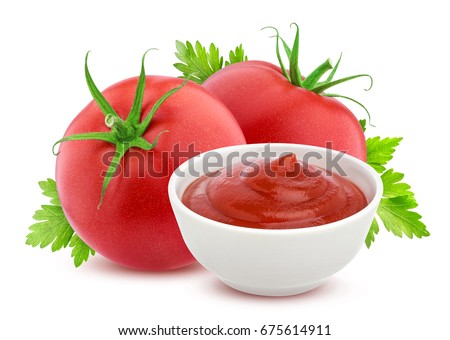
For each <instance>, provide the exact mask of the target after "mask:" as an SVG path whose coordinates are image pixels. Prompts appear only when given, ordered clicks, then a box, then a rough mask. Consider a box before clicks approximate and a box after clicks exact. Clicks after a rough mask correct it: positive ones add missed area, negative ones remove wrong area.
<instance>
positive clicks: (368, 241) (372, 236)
mask: <svg viewBox="0 0 450 340" xmlns="http://www.w3.org/2000/svg"><path fill="white" fill-rule="evenodd" d="M379 231H380V227H379V226H378V222H377V220H376V219H375V218H374V219H373V221H372V224H371V226H370V229H369V232H368V233H367V236H366V246H367V248H370V245H371V244H372V243H373V242H375V235H377V234H378V232H379Z"/></svg>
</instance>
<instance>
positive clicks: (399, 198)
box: [365, 137, 430, 248]
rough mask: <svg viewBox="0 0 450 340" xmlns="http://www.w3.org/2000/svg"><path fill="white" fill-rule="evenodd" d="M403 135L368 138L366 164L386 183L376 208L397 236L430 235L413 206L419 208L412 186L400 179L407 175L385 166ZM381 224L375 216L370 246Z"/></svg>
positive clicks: (384, 223)
mask: <svg viewBox="0 0 450 340" xmlns="http://www.w3.org/2000/svg"><path fill="white" fill-rule="evenodd" d="M401 140H402V138H400V137H398V138H384V139H381V138H380V137H374V138H368V139H367V163H368V164H369V165H371V166H372V167H373V168H374V169H375V170H376V171H377V172H379V173H380V174H381V175H380V176H381V180H382V182H383V188H384V189H383V198H382V199H381V202H380V205H379V206H378V209H377V215H378V217H379V218H380V220H381V222H382V223H383V225H384V227H385V228H386V229H387V230H388V231H390V232H392V233H393V234H394V235H395V236H398V237H402V236H403V235H406V236H407V237H409V238H412V237H413V236H416V237H418V238H422V237H426V236H429V235H430V233H429V232H428V230H427V229H426V226H425V224H424V223H423V222H422V221H421V218H422V216H421V215H420V214H418V213H417V212H415V211H412V209H414V208H416V207H417V202H416V199H415V198H414V193H413V192H412V191H411V186H410V185H409V184H407V183H403V182H401V181H402V180H403V177H404V175H403V174H402V173H400V172H395V171H394V170H393V169H389V170H386V167H385V165H386V164H387V163H388V162H389V161H390V160H391V159H392V157H393V154H394V152H395V148H396V147H397V146H398V145H399V144H400V141H401ZM378 231H379V226H378V221H377V220H376V219H374V220H373V222H372V225H371V227H370V229H369V232H368V234H367V237H366V241H365V242H366V246H367V248H369V247H370V245H371V244H372V243H373V242H375V235H376V234H378Z"/></svg>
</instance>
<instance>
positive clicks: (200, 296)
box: [0, 0, 450, 340]
mask: <svg viewBox="0 0 450 340" xmlns="http://www.w3.org/2000/svg"><path fill="white" fill-rule="evenodd" d="M445 3H446V2H445V1H433V0H429V1H395V2H394V1H389V2H380V1H379V2H363V1H342V0H341V1H320V2H319V1H318V2H313V1H258V2H256V1H254V2H251V1H247V2H245V1H242V0H241V1H231V0H229V1H226V2H221V3H219V2H212V1H195V0H190V1H167V2H162V1H155V2H152V1H127V2H126V1H111V0H109V1H92V0H91V1H74V2H71V3H68V2H62V1H43V0H41V1H31V0H29V1H9V2H2V4H1V5H0V32H1V45H0V49H1V54H0V58H1V62H0V86H1V92H0V93H1V101H0V110H1V113H0V117H1V123H0V131H1V132H0V140H1V142H2V157H1V166H0V172H1V174H0V192H1V198H0V199H1V205H0V206H1V208H0V209H1V210H0V211H1V214H2V222H1V241H2V242H1V246H0V252H1V256H0V259H1V268H2V274H1V281H0V285H1V289H0V294H1V295H0V296H1V299H0V309H1V314H2V317H1V322H0V338H4V339H19V338H20V339H25V338H30V339H38V338H45V339H48V340H51V339H83V338H84V339H115V338H116V337H118V334H117V327H147V326H155V325H157V324H160V325H162V326H171V325H181V326H187V327H189V326H190V327H193V326H200V325H210V326H214V325H216V324H221V325H223V326H225V327H242V326H248V327H252V328H259V327H260V326H262V325H263V324H269V323H280V324H285V325H287V324H291V325H292V324H300V325H301V324H304V323H306V324H309V323H312V324H324V325H325V324H329V325H330V326H331V331H332V336H331V337H329V338H332V339H367V340H369V339H379V338H392V339H395V338H397V339H423V338H427V339H443V338H445V335H444V334H446V333H447V334H448V328H447V327H448V326H447V325H446V323H447V322H448V315H447V318H446V317H445V316H444V315H445V312H446V311H447V312H448V310H447V308H448V305H449V303H450V301H449V293H448V290H449V288H448V287H450V282H449V279H448V268H449V265H448V260H449V259H450V256H449V250H448V242H449V241H448V240H449V238H450V232H449V225H448V201H449V199H448V191H449V185H448V174H447V173H446V171H448V166H447V165H446V164H447V163H445V161H446V160H447V159H448V155H447V154H446V151H447V148H446V147H445V146H446V142H447V138H446V137H447V136H446V134H447V129H448V123H449V114H450V112H449V105H448V96H449V94H448V91H449V88H448V79H449V78H450V77H449V76H450V75H449V71H448V62H449V60H450V58H449V57H450V56H449V48H448V46H449V39H448V33H449V32H450V29H449V28H450V27H449V24H448V17H447V14H446V13H448V11H447V10H446V7H444V4H445ZM293 21H295V22H297V23H298V24H299V25H300V27H301V57H300V58H301V59H300V62H301V66H302V69H303V70H308V71H310V70H312V69H313V68H314V67H315V66H317V65H318V64H319V63H321V62H322V61H324V60H325V58H327V57H331V58H332V59H333V60H336V59H337V58H338V56H339V53H340V52H341V51H342V52H343V53H344V57H343V60H342V63H341V67H340V72H339V75H341V76H347V75H351V74H356V73H370V74H371V75H372V76H373V77H374V79H375V83H374V87H373V89H372V90H371V91H370V92H367V93H366V92H365V91H363V88H364V87H365V86H367V81H366V80H364V79H361V80H356V81H353V82H352V84H348V85H342V86H341V87H340V89H339V93H342V94H346V95H349V96H352V97H354V98H357V99H359V100H361V101H362V102H363V103H364V104H365V105H366V106H367V107H368V108H369V109H370V111H371V113H372V116H373V123H374V124H375V125H376V126H377V127H376V128H372V129H371V130H370V131H369V134H371V135H381V136H403V137H404V141H403V142H402V144H401V146H400V147H399V148H398V151H397V153H396V156H395V160H394V161H393V162H392V165H393V166H394V167H395V169H396V170H397V171H400V172H405V173H406V177H405V180H406V181H407V182H409V183H411V184H412V185H413V190H414V191H415V193H416V197H417V200H418V201H419V204H420V206H419V212H420V213H421V214H422V215H423V221H424V222H425V223H426V224H427V225H428V228H429V230H430V232H431V233H432V236H431V237H429V238H427V239H422V240H418V239H414V240H409V239H399V238H396V237H394V236H393V235H392V234H389V233H387V232H386V231H385V230H381V232H380V234H379V235H378V237H377V240H376V242H375V244H374V245H373V247H372V248H371V249H370V250H367V249H365V248H362V250H361V252H360V253H359V255H358V256H357V258H356V259H355V260H354V261H353V262H352V263H351V264H350V265H349V266H348V267H346V268H345V269H344V270H342V271H341V272H340V273H338V274H337V275H335V276H334V277H333V278H332V279H330V280H329V281H328V283H326V284H324V285H323V286H322V287H320V288H318V289H316V290H314V291H311V292H309V293H306V294H303V295H299V296H294V297H288V298H262V297H254V296H250V295H245V294H242V293H239V292H235V291H233V290H231V289H229V288H227V287H225V286H224V285H223V284H221V283H220V282H219V281H218V280H217V279H216V278H215V277H214V276H212V275H211V274H209V273H208V272H207V271H206V270H204V269H202V268H201V267H200V266H199V265H194V266H192V267H189V268H185V269H181V270H178V271H173V272H168V273H146V272H136V271H132V270H128V269H125V268H121V267H118V266H116V265H114V264H112V263H110V262H109V261H107V260H105V259H104V258H102V257H101V256H95V257H94V258H92V259H91V260H90V261H89V262H88V263H87V264H85V265H83V266H82V267H81V268H79V269H75V268H74V267H73V265H72V259H71V258H70V251H69V250H68V249H66V250H63V251H60V252H59V253H54V254H52V253H51V251H50V249H45V250H40V249H35V248H32V247H29V246H26V245H25V236H26V234H27V232H28V231H27V228H28V226H29V225H31V224H32V223H33V220H32V218H31V216H32V215H33V213H34V211H35V210H36V209H37V208H39V206H40V205H41V204H45V203H46V200H45V199H44V198H43V197H41V194H40V190H39V187H38V186H37V182H38V181H39V180H43V179H45V178H47V177H54V164H55V158H54V156H53V155H52V153H51V146H52V144H53V142H54V141H55V140H57V139H58V138H60V137H61V136H62V134H63V133H64V131H65V128H66V127H67V125H68V124H69V123H70V121H71V120H72V119H73V118H74V117H75V115H76V114H77V113H78V112H79V111H80V110H81V109H82V108H83V107H84V106H85V105H86V104H87V103H88V102H89V101H90V100H91V98H90V94H89V92H88V89H87V87H86V85H85V81H84V74H83V62H84V56H85V53H86V51H87V50H92V55H91V57H90V69H91V72H92V75H93V77H94V79H95V80H96V82H97V85H98V86H99V88H101V89H103V88H105V87H107V86H109V85H111V84H112V83H115V82H116V81H119V80H121V79H123V78H126V77H129V76H133V75H137V74H138V72H139V62H140V58H141V55H142V53H143V52H144V51H145V50H147V49H148V48H151V47H157V48H159V51H157V52H151V53H150V54H149V56H148V58H147V64H146V66H147V71H148V73H149V74H166V75H173V76H177V75H178V73H177V71H176V70H175V69H174V68H173V67H172V64H173V63H174V62H175V61H176V59H175V57H174V49H175V46H174V41H175V40H176V39H179V40H183V41H184V40H187V39H189V40H191V41H193V40H196V39H200V40H201V41H202V42H203V43H209V42H212V41H213V42H215V43H216V44H217V45H219V46H220V47H221V49H222V51H223V52H226V51H228V50H229V49H230V48H232V47H234V46H235V45H236V44H238V43H243V44H244V46H245V47H246V52H247V54H248V55H249V56H250V57H251V58H253V59H264V60H268V61H272V62H275V61H276V59H275V53H274V41H273V39H269V38H268V37H269V35H270V34H271V33H270V32H268V31H263V32H261V31H260V30H259V29H260V28H262V27H263V26H266V25H273V26H276V27H278V28H279V29H280V31H281V33H282V34H283V36H286V37H287V38H288V40H289V41H290V39H291V38H292V37H293V31H292V30H290V29H289V24H290V23H291V22H293ZM335 92H338V90H337V89H336V90H335ZM349 107H350V108H351V109H354V112H355V113H356V114H357V115H358V116H359V118H363V117H364V112H362V110H360V109H359V108H358V107H357V106H353V105H350V104H349ZM441 307H443V309H442V308H441Z"/></svg>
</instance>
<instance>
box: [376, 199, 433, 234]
mask: <svg viewBox="0 0 450 340" xmlns="http://www.w3.org/2000/svg"><path fill="white" fill-rule="evenodd" d="M416 207H417V202H416V200H415V198H414V197H413V196H412V195H409V196H398V197H391V198H382V199H381V202H380V205H379V206H378V209H377V214H378V216H379V217H380V218H381V220H382V221H383V224H384V226H385V228H386V229H387V230H388V231H390V232H392V233H393V234H394V235H395V236H398V237H402V235H403V234H404V235H406V236H407V237H409V238H412V237H413V236H416V237H418V238H422V237H424V236H430V233H429V232H428V231H427V229H426V226H425V224H423V223H422V222H421V221H420V219H421V218H422V216H421V215H419V214H418V213H417V212H415V211H411V210H410V209H414V208H416Z"/></svg>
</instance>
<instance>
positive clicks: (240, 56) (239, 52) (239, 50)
mask: <svg viewBox="0 0 450 340" xmlns="http://www.w3.org/2000/svg"><path fill="white" fill-rule="evenodd" d="M229 57H230V61H226V62H225V66H228V65H231V64H235V63H239V62H241V61H247V60H248V57H247V56H246V55H245V52H244V48H243V47H242V44H240V45H239V46H237V47H236V49H235V50H234V51H233V50H231V51H230V53H229Z"/></svg>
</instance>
